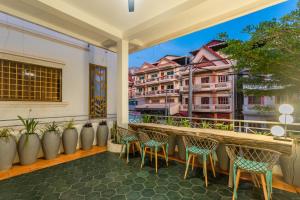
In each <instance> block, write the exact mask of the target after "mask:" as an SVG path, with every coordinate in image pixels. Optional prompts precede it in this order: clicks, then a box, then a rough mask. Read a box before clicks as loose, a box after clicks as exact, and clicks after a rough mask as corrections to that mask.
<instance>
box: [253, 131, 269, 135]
mask: <svg viewBox="0 0 300 200" xmlns="http://www.w3.org/2000/svg"><path fill="white" fill-rule="evenodd" d="M252 133H253V134H255V135H267V136H272V133H270V131H257V130H252Z"/></svg>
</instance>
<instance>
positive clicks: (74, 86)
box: [0, 14, 117, 120]
mask: <svg viewBox="0 0 300 200" xmlns="http://www.w3.org/2000/svg"><path fill="white" fill-rule="evenodd" d="M22 30H23V31H22ZM0 50H1V51H4V52H5V51H9V52H13V53H16V54H20V55H25V57H27V56H30V57H36V58H43V59H45V60H50V61H52V60H55V61H59V62H62V63H64V66H62V70H63V72H62V73H63V77H62V81H63V84H62V98H63V102H62V103H35V102H1V101H0V120H3V119H14V118H16V116H17V115H22V116H25V117H26V116H27V115H28V110H29V108H31V109H32V116H34V117H48V116H65V115H88V112H89V110H88V106H89V102H88V100H89V85H88V84H89V63H93V64H98V65H102V66H106V67H107V73H108V84H107V85H108V90H107V91H108V112H107V113H108V114H116V106H115V104H116V102H115V101H116V98H115V97H116V72H117V71H116V69H117V56H116V54H115V53H113V52H109V51H106V50H104V49H100V48H96V47H90V50H89V47H88V44H86V43H84V42H82V41H79V40H76V39H74V38H70V37H68V36H65V35H62V34H59V33H55V32H53V31H50V30H47V29H45V28H42V27H39V26H36V25H33V24H30V23H28V22H24V21H22V20H19V19H16V18H14V17H10V16H7V15H5V14H0Z"/></svg>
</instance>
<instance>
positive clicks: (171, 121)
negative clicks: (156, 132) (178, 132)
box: [166, 117, 174, 126]
mask: <svg viewBox="0 0 300 200" xmlns="http://www.w3.org/2000/svg"><path fill="white" fill-rule="evenodd" d="M166 124H167V125H170V126H172V125H174V119H173V118H172V117H167V119H166Z"/></svg>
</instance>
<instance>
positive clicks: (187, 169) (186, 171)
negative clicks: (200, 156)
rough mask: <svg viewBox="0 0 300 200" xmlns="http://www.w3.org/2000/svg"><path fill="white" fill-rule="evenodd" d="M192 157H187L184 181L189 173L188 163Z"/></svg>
mask: <svg viewBox="0 0 300 200" xmlns="http://www.w3.org/2000/svg"><path fill="white" fill-rule="evenodd" d="M192 156H193V155H192V154H190V155H189V157H188V159H187V162H186V167H185V173H184V179H186V176H187V173H188V171H189V165H190V161H191V158H192Z"/></svg>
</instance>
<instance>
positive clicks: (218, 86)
mask: <svg viewBox="0 0 300 200" xmlns="http://www.w3.org/2000/svg"><path fill="white" fill-rule="evenodd" d="M231 88H232V86H231V82H221V83H202V84H195V85H193V92H202V91H213V90H230V89H231ZM188 90H189V86H182V88H181V91H183V92H187V91H188Z"/></svg>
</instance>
